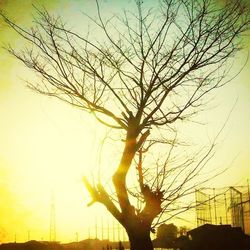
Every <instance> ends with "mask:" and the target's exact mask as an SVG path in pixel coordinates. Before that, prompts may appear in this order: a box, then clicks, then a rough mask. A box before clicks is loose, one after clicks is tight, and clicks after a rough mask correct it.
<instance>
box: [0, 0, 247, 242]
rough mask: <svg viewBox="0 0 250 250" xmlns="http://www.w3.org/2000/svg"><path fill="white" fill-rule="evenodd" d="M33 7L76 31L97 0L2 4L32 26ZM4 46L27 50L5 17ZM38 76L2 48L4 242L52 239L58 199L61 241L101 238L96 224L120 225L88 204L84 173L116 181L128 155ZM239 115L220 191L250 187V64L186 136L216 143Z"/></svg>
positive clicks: (223, 146)
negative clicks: (45, 92) (43, 89)
mask: <svg viewBox="0 0 250 250" xmlns="http://www.w3.org/2000/svg"><path fill="white" fill-rule="evenodd" d="M33 4H34V5H38V6H44V7H45V8H46V9H47V10H49V11H50V12H51V13H56V14H60V15H61V16H62V17H63V18H64V19H65V20H67V21H68V22H69V23H70V24H71V26H72V27H74V29H75V30H77V29H84V28H85V27H86V24H85V23H84V22H81V20H82V13H81V12H82V11H85V12H87V13H88V14H90V15H95V1H92V0H82V1H81V0H72V1H67V0H60V1H58V0H53V1H52V0H37V1H35V0H23V1H19V0H0V9H2V10H4V11H5V13H7V14H8V15H9V16H10V17H11V18H13V19H14V20H15V21H16V22H17V23H20V24H22V25H26V26H29V25H30V24H31V23H32V18H33V15H34V14H35V12H34V9H33V7H32V5H33ZM126 5H128V6H130V7H131V6H133V1H131V0H127V1H114V0H103V1H102V6H103V12H104V13H105V14H109V13H112V12H115V11H116V10H117V9H119V8H120V9H121V8H124V7H125V6H126ZM131 8H132V7H131ZM249 37H250V36H248V37H246V38H245V39H244V43H245V45H246V49H245V50H244V51H241V52H240V53H239V54H238V55H237V57H236V58H235V66H236V69H237V68H241V67H242V66H243V65H244V64H245V62H246V60H247V55H248V53H249V52H250V38H249ZM0 43H1V45H2V46H4V45H6V44H8V43H11V44H12V46H13V47H17V48H20V47H21V46H22V41H21V40H20V38H19V37H18V36H17V35H16V34H15V33H14V32H13V31H11V30H10V29H9V28H8V27H7V26H6V25H5V24H4V23H3V22H2V20H0ZM236 69H235V70H236ZM30 77H32V75H31V73H30V72H29V71H28V70H27V69H25V68H24V67H23V66H22V65H21V64H20V63H19V62H17V61H16V60H15V59H14V58H13V57H11V56H10V55H9V54H8V53H7V52H6V51H5V50H4V49H2V48H1V49H0V243H1V242H9V241H14V239H15V237H16V240H17V241H19V242H21V241H26V240H28V232H30V233H29V234H30V239H36V240H41V239H43V240H49V227H50V206H51V197H52V196H54V197H55V208H56V231H57V239H58V240H60V241H63V242H67V241H72V240H75V238H76V232H78V233H79V239H83V238H86V237H88V234H89V229H90V230H91V234H92V236H94V235H95V234H94V226H95V221H96V220H97V221H98V225H99V226H98V227H100V225H101V220H103V224H105V225H107V223H108V221H109V224H110V227H111V226H113V221H112V219H111V217H110V216H108V213H107V212H106V210H105V208H104V207H102V206H101V205H97V204H96V205H95V204H94V205H93V206H91V207H90V208H89V207H87V204H88V202H89V201H90V198H89V196H88V193H87V192H86V190H85V189H84V186H83V184H82V176H83V175H87V176H89V178H92V176H97V173H99V174H100V175H101V177H102V178H103V180H104V181H105V182H109V183H111V176H112V170H113V169H114V168H115V167H116V166H117V163H118V161H117V160H118V158H117V157H118V156H119V153H120V150H119V149H117V148H116V146H115V145H114V142H112V141H111V140H108V141H104V140H105V138H106V135H107V134H108V133H111V132H110V130H108V129H106V128H105V127H104V126H102V125H100V124H98V122H97V121H96V120H95V119H94V117H92V116H90V115H89V114H87V113H84V112H82V111H79V110H77V109H74V108H73V107H71V106H69V105H67V104H65V103H63V102H60V101H58V100H56V99H54V98H49V97H47V96H41V95H38V94H37V93H34V92H32V91H31V90H30V89H28V88H27V87H26V86H25V82H24V80H25V79H26V78H30ZM231 111H232V113H231V115H230V117H229V120H228V121H227V123H226V126H225V128H224V130H223V132H222V134H221V135H220V137H219V139H218V150H217V154H216V156H215V158H214V160H213V162H212V164H213V166H211V168H214V167H218V168H226V167H229V169H228V171H227V172H226V173H224V174H223V175H222V176H220V177H218V178H217V179H216V181H214V183H213V184H214V185H218V186H232V185H246V184H247V179H250V129H249V128H250V60H249V61H248V62H247V63H246V65H245V67H244V69H243V70H242V71H241V73H240V74H239V75H238V76H237V77H236V78H235V79H233V80H232V81H231V82H230V83H229V84H228V85H226V86H224V87H223V88H221V89H219V90H218V91H216V93H214V100H213V102H212V103H211V104H210V106H209V110H208V111H206V112H204V113H203V114H201V115H200V116H199V118H198V119H199V122H201V123H204V124H205V125H198V124H195V123H191V124H185V125H184V126H183V130H182V131H181V133H182V134H183V135H188V136H189V137H192V138H193V141H194V143H198V142H199V143H201V142H202V143H209V141H211V139H212V138H213V137H214V136H215V135H216V134H217V133H218V131H219V130H220V129H221V127H222V126H223V124H224V122H225V121H226V120H227V117H228V115H229V113H230V112H231ZM103 141H104V143H103ZM102 145H104V146H103V147H102ZM117 155H118V156H117ZM178 223H179V222H178ZM178 223H177V224H178ZM115 226H117V225H116V224H115ZM193 226H195V224H194V225H193ZM105 227H106V226H105ZM110 234H111V233H110Z"/></svg>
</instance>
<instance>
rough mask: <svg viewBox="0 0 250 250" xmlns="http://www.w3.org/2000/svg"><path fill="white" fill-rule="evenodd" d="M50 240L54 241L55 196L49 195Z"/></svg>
mask: <svg viewBox="0 0 250 250" xmlns="http://www.w3.org/2000/svg"><path fill="white" fill-rule="evenodd" d="M49 239H50V241H51V242H52V241H56V211H55V197H54V194H52V195H51V201H50V234H49Z"/></svg>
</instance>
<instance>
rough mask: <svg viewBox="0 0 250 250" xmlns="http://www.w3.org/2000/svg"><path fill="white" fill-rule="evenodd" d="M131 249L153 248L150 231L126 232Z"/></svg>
mask: <svg viewBox="0 0 250 250" xmlns="http://www.w3.org/2000/svg"><path fill="white" fill-rule="evenodd" d="M128 236H129V241H130V249H131V250H153V249H154V248H153V243H152V241H151V238H150V232H145V233H142V232H135V231H133V232H130V233H128Z"/></svg>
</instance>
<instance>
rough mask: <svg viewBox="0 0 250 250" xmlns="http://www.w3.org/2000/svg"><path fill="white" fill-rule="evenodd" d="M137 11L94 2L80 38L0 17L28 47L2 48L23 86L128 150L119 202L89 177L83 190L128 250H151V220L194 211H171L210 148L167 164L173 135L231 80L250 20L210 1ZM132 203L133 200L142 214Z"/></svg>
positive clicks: (239, 8)
mask: <svg viewBox="0 0 250 250" xmlns="http://www.w3.org/2000/svg"><path fill="white" fill-rule="evenodd" d="M144 2H146V3H144ZM134 4H135V7H136V10H135V11H132V12H131V11H126V10H124V12H123V15H122V16H121V15H114V16H111V17H110V18H109V19H105V18H104V17H103V16H102V8H101V6H100V3H99V1H96V7H97V17H96V18H95V17H89V20H90V21H91V22H92V24H93V25H95V30H94V32H91V31H92V30H91V29H90V30H89V31H88V32H86V34H84V35H82V34H80V32H79V33H77V32H75V31H73V30H72V29H71V28H69V27H68V26H67V24H65V23H64V22H63V20H62V19H61V18H60V17H55V16H53V15H50V14H49V13H48V12H47V11H46V10H44V9H36V11H37V13H38V18H37V19H35V20H34V22H35V25H34V26H33V27H32V28H30V29H26V28H24V27H21V26H20V25H18V24H16V23H14V22H13V21H12V20H11V19H9V18H8V17H7V16H6V15H4V14H3V13H2V14H1V15H2V17H3V19H4V20H5V22H6V23H7V24H8V25H9V26H10V27H11V28H12V29H14V30H15V31H16V32H17V33H18V34H19V35H20V36H22V37H23V38H24V39H25V40H26V41H27V43H28V45H27V47H26V48H24V49H23V50H21V51H17V50H15V49H13V48H12V47H8V48H7V49H8V51H9V52H10V53H11V54H12V55H14V56H15V57H16V58H17V59H18V60H20V61H22V62H23V63H24V64H25V65H26V66H27V67H28V68H30V69H32V70H33V71H34V72H35V73H37V75H38V76H39V77H40V78H39V81H38V82H37V83H34V82H31V83H29V87H30V88H32V89H34V90H35V91H37V92H39V93H42V94H45V95H49V96H54V97H57V98H59V99H61V100H63V101H65V102H67V103H69V104H71V105H73V106H76V107H78V108H80V109H82V110H84V111H87V112H90V113H91V114H93V115H94V116H95V117H96V119H97V120H98V121H99V122H101V123H102V124H104V125H106V126H108V127H111V128H113V129H117V130H118V129H119V130H120V132H121V135H122V136H123V144H124V146H123V147H124V149H123V152H122V155H121V158H120V162H119V164H118V166H117V169H116V171H115V172H114V174H113V185H114V188H115V194H116V199H113V197H111V196H110V195H109V194H108V192H107V191H106V190H105V187H104V186H103V185H102V184H101V183H98V185H92V184H91V183H90V182H89V181H88V180H87V179H86V178H84V183H85V185H86V187H87V189H88V191H89V193H90V194H91V197H92V202H91V204H92V203H94V202H100V203H102V204H103V205H104V206H105V207H106V208H107V209H108V211H109V212H110V213H111V214H112V215H113V216H114V217H115V218H116V219H117V220H118V221H119V222H120V224H122V225H123V227H124V228H125V229H126V231H127V233H128V236H129V240H130V244H131V249H133V250H138V249H144V250H148V249H152V248H153V246H152V242H151V239H150V231H152V230H153V228H152V223H153V221H156V223H157V222H158V220H157V219H156V218H159V217H160V215H162V214H163V213H164V212H166V211H176V212H175V213H174V214H173V215H176V214H178V213H179V212H183V211H185V210H187V209H189V208H190V206H186V207H181V209H180V207H179V206H178V205H177V206H176V208H173V206H174V205H175V204H176V203H177V201H178V199H179V198H180V197H182V196H184V195H186V194H188V193H190V192H191V187H187V184H190V182H191V180H192V179H193V178H195V177H196V176H197V175H198V173H199V172H200V171H201V169H202V167H203V166H204V164H205V163H206V162H207V161H208V160H209V158H210V156H211V152H212V150H213V145H212V146H211V147H210V148H208V150H207V151H206V152H205V153H204V152H203V153H204V155H202V156H201V157H200V158H199V160H198V161H197V162H195V164H194V158H193V157H190V158H186V159H185V161H183V162H178V161H177V162H174V163H175V164H176V165H174V166H173V165H171V160H170V158H171V157H170V156H171V154H172V152H173V150H174V148H175V146H176V145H177V146H178V144H176V142H177V140H176V137H175V136H172V135H171V136H170V134H172V133H171V129H173V125H174V124H175V123H176V122H177V121H178V120H185V119H187V118H189V117H191V116H192V115H194V114H196V113H197V112H198V111H199V110H201V108H203V107H204V101H206V100H207V97H208V96H209V94H210V93H211V92H212V91H213V90H216V89H217V88H219V87H221V86H223V85H224V84H225V83H226V82H227V78H226V75H227V73H228V71H229V70H230V64H229V63H230V62H231V61H230V60H231V59H232V58H233V57H234V56H235V53H236V52H237V51H239V50H240V49H241V47H242V46H241V39H240V37H241V35H242V34H243V33H244V32H245V31H246V30H247V28H248V27H249V18H248V10H247V8H246V6H245V5H244V4H243V3H242V1H226V3H224V4H221V5H219V4H218V3H216V1H214V0H200V1H196V0H165V1H163V0H162V1H159V3H155V2H154V3H152V7H149V5H150V2H147V1H141V0H135V2H134ZM91 27H92V26H91ZM161 128H165V129H167V131H166V134H167V135H169V137H168V138H167V139H165V138H164V137H159V136H155V133H154V132H153V131H158V130H159V129H161ZM159 143H160V144H162V145H166V146H167V148H168V153H166V157H165V159H164V160H162V159H161V160H159V161H157V162H156V164H155V166H154V167H153V168H154V171H155V172H154V174H152V172H151V173H150V174H149V173H148V171H147V170H149V168H145V167H143V158H144V156H145V155H148V154H149V152H150V150H152V148H154V147H155V145H157V144H159ZM137 156H138V160H137V162H136V164H135V165H136V171H137V178H138V187H139V188H138V189H134V190H132V189H129V188H128V185H127V175H128V172H129V170H131V168H132V166H133V162H134V160H135V158H137ZM170 166H173V167H170ZM190 166H191V168H189V167H190ZM193 187H194V185H193V186H192V188H193ZM131 196H132V197H133V196H134V197H136V198H137V199H139V201H140V202H139V203H140V206H139V207H136V206H135V205H133V199H132V198H131ZM173 215H171V216H173ZM155 219H156V220H155Z"/></svg>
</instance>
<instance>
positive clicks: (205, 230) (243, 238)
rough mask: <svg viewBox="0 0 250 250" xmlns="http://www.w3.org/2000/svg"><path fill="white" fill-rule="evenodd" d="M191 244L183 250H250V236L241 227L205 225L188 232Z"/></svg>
mask: <svg viewBox="0 0 250 250" xmlns="http://www.w3.org/2000/svg"><path fill="white" fill-rule="evenodd" d="M188 236H189V242H188V244H187V246H186V247H183V250H186V249H187V250H222V249H225V250H236V249H237V250H249V249H250V236H248V235H246V234H244V233H243V231H242V229H241V228H240V227H231V226H230V225H211V224H204V225H202V226H200V227H197V228H195V229H192V230H190V231H189V232H188Z"/></svg>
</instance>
